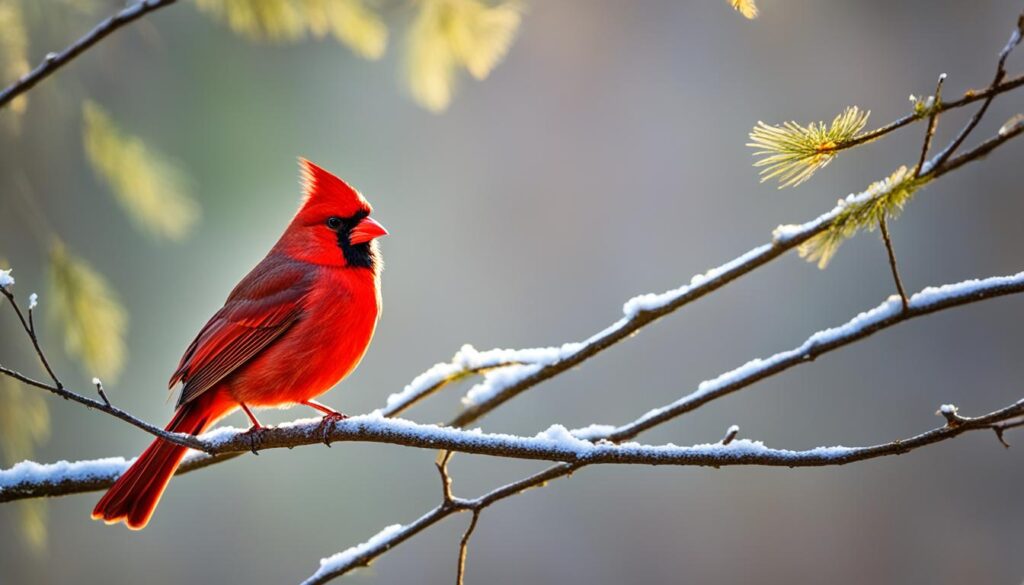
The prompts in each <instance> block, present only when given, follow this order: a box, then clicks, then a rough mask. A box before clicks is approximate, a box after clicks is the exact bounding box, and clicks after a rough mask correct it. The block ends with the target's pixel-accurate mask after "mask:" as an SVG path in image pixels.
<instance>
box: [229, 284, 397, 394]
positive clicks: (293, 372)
mask: <svg viewBox="0 0 1024 585" xmlns="http://www.w3.org/2000/svg"><path fill="white" fill-rule="evenodd" d="M380 309H381V299H380V287H379V279H378V278H377V276H376V275H375V274H374V273H373V272H372V271H370V270H366V269H350V268H323V269H321V273H320V274H319V275H318V277H317V279H316V281H315V284H314V286H313V287H312V288H311V290H310V292H309V293H308V294H307V295H306V298H305V299H304V303H303V312H302V316H301V317H300V318H299V319H298V321H297V322H296V323H295V324H294V325H292V326H291V328H289V329H288V331H286V332H285V333H284V334H282V336H281V338H280V339H279V340H278V342H276V343H273V344H271V346H270V347H268V348H267V349H266V350H264V351H263V352H262V353H261V354H260V355H259V356H257V357H256V359H254V360H253V361H252V362H251V363H250V364H249V366H248V367H246V368H245V371H242V372H239V376H238V377H237V379H236V380H234V381H232V383H231V386H232V391H233V392H232V393H233V394H234V395H235V397H236V399H238V400H239V401H240V402H245V403H246V404H249V405H252V406H280V405H285V404H290V403H297V402H302V401H305V400H311V399H313V398H315V397H317V396H320V395H321V394H323V393H324V392H326V391H327V390H329V389H331V387H333V386H334V385H335V384H337V383H338V382H339V381H341V380H342V379H343V378H345V377H346V376H348V375H349V374H350V373H351V372H352V370H354V369H355V368H356V366H358V365H359V362H360V361H361V360H362V358H363V355H364V354H365V353H366V350H367V348H368V347H369V345H370V340H371V339H372V338H373V333H374V330H375V329H376V327H377V320H378V318H379V316H380Z"/></svg>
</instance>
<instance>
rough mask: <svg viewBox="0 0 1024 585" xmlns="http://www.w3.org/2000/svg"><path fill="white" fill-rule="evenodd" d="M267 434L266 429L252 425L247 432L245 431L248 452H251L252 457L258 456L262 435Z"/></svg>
mask: <svg viewBox="0 0 1024 585" xmlns="http://www.w3.org/2000/svg"><path fill="white" fill-rule="evenodd" d="M266 432H267V429H266V427H261V426H259V425H253V426H251V427H249V430H248V431H245V436H246V437H247V438H248V439H249V450H250V451H252V454H253V455H259V454H260V453H259V448H260V445H261V444H262V443H263V434H264V433H266Z"/></svg>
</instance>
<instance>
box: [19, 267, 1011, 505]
mask: <svg viewBox="0 0 1024 585" xmlns="http://www.w3.org/2000/svg"><path fill="white" fill-rule="evenodd" d="M1020 292H1024V272H1022V273H1019V274H1016V275H1014V276H1005V277H993V278H987V279H983V280H968V281H965V282H960V283H957V284H951V285H946V286H941V287H934V288H927V289H924V290H923V291H921V292H919V293H917V294H915V295H914V296H912V297H911V298H910V301H909V308H908V310H906V311H904V310H902V304H901V301H900V299H899V297H896V296H894V297H891V298H889V299H888V300H886V301H885V302H883V303H882V304H880V305H878V306H877V307H875V308H874V309H871V310H869V311H866V312H864V313H861V314H859V315H857V316H856V317H854V318H853V319H851V320H849V321H848V322H846V323H844V324H843V325H840V326H838V327H834V328H831V329H826V330H824V331H819V332H817V333H815V334H813V335H811V336H810V337H809V338H808V339H807V340H806V341H805V342H804V343H802V344H800V345H799V346H797V347H796V348H793V349H790V350H787V351H783V352H779V353H776V354H774V355H772V356H770V357H768V358H764V359H756V360H752V361H750V362H747V363H746V364H744V365H742V366H740V367H738V368H736V369H734V370H731V371H729V372H726V373H724V374H721V375H720V376H718V377H716V378H714V379H711V380H707V381H705V382H702V383H701V384H700V385H699V386H698V387H697V390H696V391H694V392H692V393H690V394H688V395H686V396H684V397H683V398H681V399H680V400H678V401H676V402H673V403H672V404H669V405H666V406H664V407H661V408H657V409H654V410H651V411H649V412H648V413H646V414H644V415H643V416H641V417H639V418H638V419H636V420H635V421H633V422H631V423H629V424H626V425H623V426H620V427H602V426H592V427H589V428H587V429H581V430H578V431H574V432H570V431H568V430H566V429H565V427H562V426H560V425H554V426H552V427H550V428H549V429H547V430H546V431H543V432H541V433H539V434H537V435H535V436H532V437H522V436H515V435H507V434H492V433H484V432H482V431H480V430H465V429H460V428H454V427H441V426H437V425H424V424H418V423H415V422H411V421H407V420H401V419H389V418H386V417H385V415H384V413H383V411H377V412H374V413H371V414H368V415H363V416H357V417H351V418H348V419H345V420H342V421H331V422H329V423H328V424H323V421H322V420H321V419H303V420H297V421H294V422H290V423H285V424H282V425H279V426H276V427H270V428H267V429H265V430H264V431H262V432H261V433H260V434H259V436H258V442H256V443H254V435H252V434H251V433H250V432H249V431H247V430H245V429H239V428H234V427H225V428H220V429H216V430H214V431H211V432H209V433H206V434H204V435H201V436H199V437H198V438H196V439H195V440H196V443H197V444H198V445H199V446H200V448H201V450H202V451H203V452H204V453H205V454H203V455H201V454H196V455H194V456H192V457H190V459H189V461H188V463H189V464H190V465H194V464H196V463H198V462H205V463H207V464H210V463H213V462H214V461H215V459H212V458H210V456H211V455H212V456H222V455H228V454H238V453H244V452H246V451H249V450H251V449H254V448H256V447H258V448H259V449H276V448H292V447H296V446H300V445H311V444H316V443H319V442H323V441H326V442H353V441H360V442H373V443H389V444H395V445H404V446H408V447H418V448H424V449H442V450H447V451H456V452H463V453H474V454H479V455H490V456H497V457H507V458H514V459H537V460H546V461H560V462H567V463H573V464H579V465H590V464H645V465H704V466H716V467H718V466H723V465H783V466H790V467H799V466H811V465H830V464H839V463H848V462H850V461H858V460H860V459H864V458H869V457H876V456H881V455H887V454H893V453H895V451H891V446H890V447H885V446H875V447H868V448H858V449H848V448H845V447H833V448H817V449H813V450H810V451H786V450H778V449H769V448H767V447H764V446H763V445H761V444H760V443H754V442H751V441H744V440H732V441H731V442H729V443H728V444H727V445H722V444H721V443H718V444H716V445H697V446H691V447H679V446H675V445H643V444H636V443H624V441H627V440H629V439H632V438H634V437H636V436H637V435H638V434H640V433H641V432H643V431H645V430H647V429H650V428H652V427H654V426H657V425H659V424H662V423H664V422H666V421H668V420H671V419H673V418H675V417H677V416H680V415H681V414H684V413H686V412H689V411H691V410H694V409H696V408H697V407H699V406H701V405H702V404H705V403H707V402H709V401H711V400H714V399H716V398H719V397H722V396H724V395H726V394H729V393H731V392H735V391H737V390H739V389H741V388H745V387H747V386H750V385H751V384H753V383H755V382H757V381H758V380H761V379H764V378H766V377H769V376H772V375H775V374H778V373H779V372H782V371H784V370H786V369H788V368H791V367H793V366H796V365H799V364H802V363H807V362H808V361H811V360H813V359H814V358H815V357H817V356H819V355H822V354H824V353H828V352H830V351H833V350H835V349H838V348H840V347H843V346H845V345H849V344H851V343H853V342H855V341H858V340H860V339H863V338H865V337H867V336H869V335H871V334H873V333H875V332H878V331H880V330H882V329H886V328H888V327H892V326H894V325H896V324H898V323H901V322H903V321H907V320H909V319H913V318H915V317H920V316H923V315H927V314H930V313H934V312H936V311H941V310H943V309H948V308H952V307H956V306H960V305H964V304H968V303H974V302H979V301H982V300H985V299H990V298H995V297H999V296H1004V295H1009V294H1014V293H1020ZM520 357H524V356H520ZM1017 414H1020V413H1016V411H1008V412H1004V413H1001V415H1000V416H1002V418H998V421H1004V420H1007V419H1008V418H1011V417H1013V416H1016V415H1017ZM972 420H973V419H972ZM979 421H982V422H984V423H985V424H990V423H991V422H998V421H996V420H989V419H986V418H984V417H982V418H981V419H979ZM978 424H981V423H980V422H979V423H978ZM971 428H974V427H971ZM956 434H958V433H954V434H948V433H945V434H943V433H940V434H939V435H935V437H939V438H938V439H936V440H942V439H943V438H950V437H952V436H956ZM929 436H932V435H929ZM932 442H935V441H934V440H928V441H925V442H923V443H922V445H925V444H930V443H932ZM903 444H905V442H904V443H903ZM128 463H129V462H126V461H124V460H123V459H119V458H116V459H102V460H98V461H80V462H76V463H68V462H60V463H55V464H52V465H48V466H47V465H39V464H37V463H33V462H25V463H22V464H19V465H17V466H15V467H14V468H12V469H9V470H6V471H2V472H0V502H3V501H10V500H15V499H23V498H30V497H39V496H53V495H61V494H64V493H77V492H81V491H86V490H89V489H101V488H103V487H106V486H107V485H109V484H110V483H112V482H113V481H114V480H115V479H116V478H117V477H118V476H119V475H120V474H121V473H122V472H123V471H124V469H125V468H126V466H127V465H128Z"/></svg>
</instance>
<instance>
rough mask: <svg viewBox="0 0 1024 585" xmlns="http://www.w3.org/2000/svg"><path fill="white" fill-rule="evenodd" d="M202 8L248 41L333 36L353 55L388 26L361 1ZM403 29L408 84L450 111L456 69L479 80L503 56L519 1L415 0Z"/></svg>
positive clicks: (235, 2)
mask: <svg viewBox="0 0 1024 585" xmlns="http://www.w3.org/2000/svg"><path fill="white" fill-rule="evenodd" d="M196 5H197V6H198V7H199V9H200V10H201V11H203V12H204V13H206V14H209V15H210V16H211V17H213V18H214V19H215V20H217V21H220V22H223V23H225V24H226V25H227V26H228V28H230V29H231V30H233V31H234V32H236V33H238V34H239V35H242V36H243V37H245V38H247V39H249V40H252V41H270V42H297V41H300V40H302V39H305V38H306V37H307V36H313V37H315V38H323V37H326V36H327V35H330V36H332V37H333V38H335V39H336V40H338V41H339V42H341V43H343V44H345V45H346V46H348V47H349V48H351V49H352V50H353V51H355V52H356V53H357V54H358V55H360V56H362V57H365V58H367V59H378V58H380V57H381V56H382V55H383V54H384V51H385V50H386V49H387V43H388V28H387V25H386V24H385V23H384V20H383V18H382V17H381V15H380V14H379V13H378V12H377V11H376V10H375V9H374V8H373V7H372V5H371V4H368V3H367V2H365V1H364V0H196ZM416 7H417V8H416V9H417V12H416V16H415V17H414V19H413V22H412V24H411V26H410V28H409V32H408V37H407V45H408V49H407V53H406V67H405V69H406V81H407V83H408V85H409V88H410V91H411V93H412V96H413V98H414V99H415V100H416V102H417V103H419V104H420V105H421V106H423V107H425V108H427V109H428V110H430V111H432V112H435V113H437V112H442V111H444V110H445V109H447V108H448V106H449V105H450V104H451V101H452V95H453V94H454V91H455V80H456V74H457V72H458V69H459V68H460V67H461V68H465V69H466V71H468V72H469V74H470V75H472V76H473V77H474V78H476V79H485V78H486V77H487V76H488V75H489V74H490V73H491V71H492V70H493V69H494V67H495V66H497V65H498V63H500V62H501V60H502V59H503V58H504V57H505V55H506V54H508V50H509V48H510V47H511V46H512V42H513V41H514V40H515V36H516V32H517V31H518V30H519V25H520V23H521V21H522V14H523V10H522V6H521V5H520V4H519V3H518V2H500V3H497V4H489V3H488V2H486V1H484V0H418V2H417V3H416Z"/></svg>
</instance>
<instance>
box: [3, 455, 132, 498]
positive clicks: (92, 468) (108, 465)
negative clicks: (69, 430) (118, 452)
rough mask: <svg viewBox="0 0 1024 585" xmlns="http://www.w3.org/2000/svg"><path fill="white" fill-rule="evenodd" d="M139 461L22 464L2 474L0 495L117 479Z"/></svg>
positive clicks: (98, 460)
mask: <svg viewBox="0 0 1024 585" xmlns="http://www.w3.org/2000/svg"><path fill="white" fill-rule="evenodd" d="M134 461H135V460H134V459H132V460H131V461H126V460H125V458H124V457H107V458H105V459H96V460H93V461H75V462H69V461H58V462H56V463H45V464H44V463H36V462H35V461H22V462H21V463H18V464H16V465H14V466H13V467H11V468H10V469H4V470H2V471H0V491H3V490H5V489H9V488H14V487H17V486H18V485H20V484H29V485H38V484H57V483H60V482H61V481H88V480H94V479H110V480H113V479H117V478H118V477H120V476H121V474H122V473H124V471H125V470H126V469H128V466H129V465H131V464H132V463H133V462H134Z"/></svg>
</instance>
